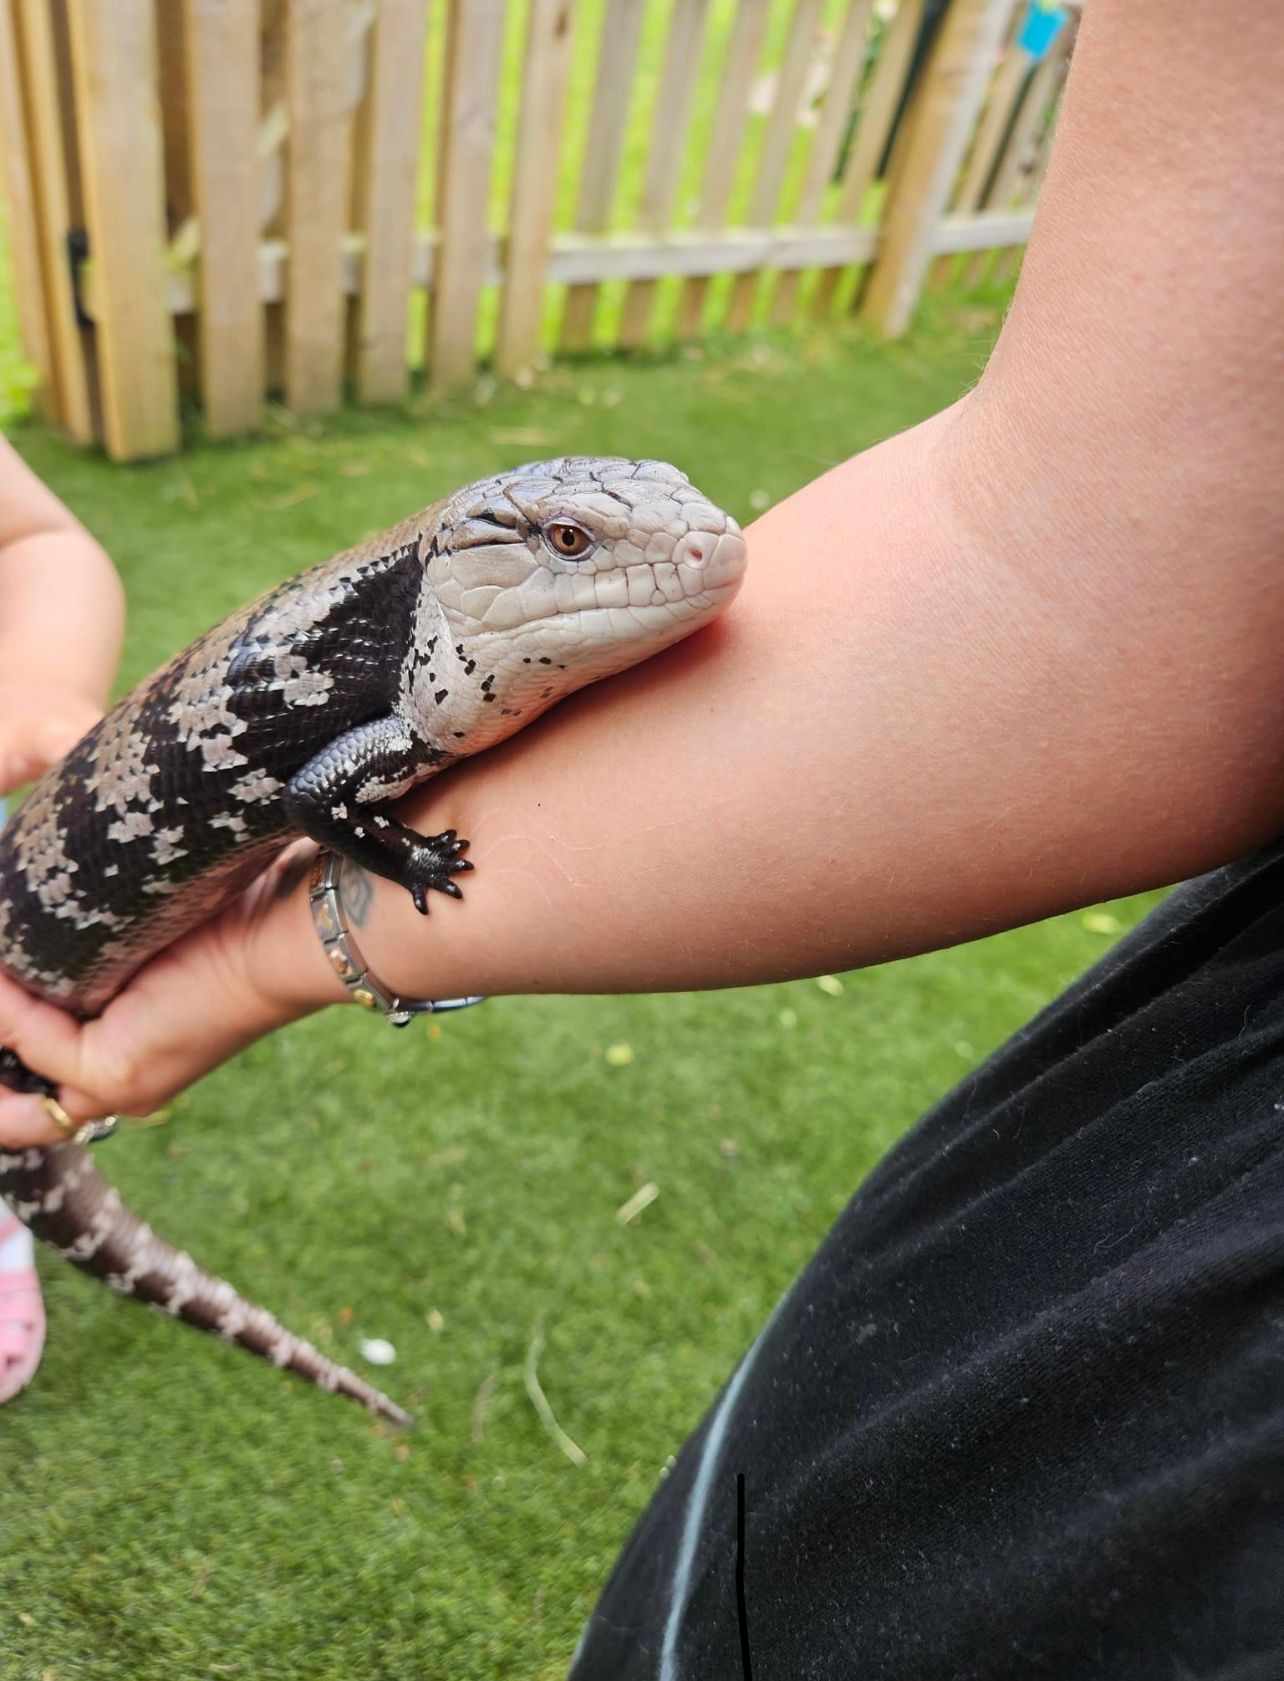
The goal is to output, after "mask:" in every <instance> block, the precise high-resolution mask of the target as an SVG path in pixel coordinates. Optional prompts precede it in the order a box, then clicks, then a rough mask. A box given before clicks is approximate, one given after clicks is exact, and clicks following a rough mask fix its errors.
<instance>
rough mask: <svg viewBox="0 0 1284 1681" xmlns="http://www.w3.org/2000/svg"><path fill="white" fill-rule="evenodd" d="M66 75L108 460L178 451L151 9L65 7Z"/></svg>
mask: <svg viewBox="0 0 1284 1681" xmlns="http://www.w3.org/2000/svg"><path fill="white" fill-rule="evenodd" d="M69 15H70V19H71V46H72V69H73V78H74V84H75V89H76V106H77V123H78V132H79V136H80V159H81V171H82V179H83V183H84V194H85V219H86V222H87V223H88V228H89V256H90V260H91V264H92V268H93V297H94V307H93V314H94V324H95V328H96V344H97V352H98V371H99V376H100V379H101V386H102V399H103V429H104V432H105V434H106V441H107V453H108V454H109V455H111V456H112V457H113V458H114V459H116V460H117V461H133V460H137V459H139V458H140V457H143V456H148V455H167V454H169V453H170V452H171V451H172V450H175V449H177V448H178V442H179V431H178V380H177V373H176V367H175V354H174V328H173V323H172V322H171V320H170V314H169V300H168V290H167V280H168V271H167V269H166V264H165V175H164V165H163V161H162V159H163V154H162V140H161V120H160V107H159V102H158V99H157V55H156V20H155V11H154V8H153V6H152V4H150V0H72V4H71V7H70V14H69Z"/></svg>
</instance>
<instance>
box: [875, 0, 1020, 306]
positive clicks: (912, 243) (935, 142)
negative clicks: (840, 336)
mask: <svg viewBox="0 0 1284 1681" xmlns="http://www.w3.org/2000/svg"><path fill="white" fill-rule="evenodd" d="M1011 10H1012V0H953V4H952V5H951V6H950V9H949V11H948V12H947V13H946V15H945V21H944V23H943V24H942V25H941V33H940V36H939V38H938V40H937V42H936V46H935V48H934V50H933V52H932V58H931V62H930V63H929V65H928V67H927V72H926V74H925V75H924V77H923V81H922V85H921V86H920V88H919V90H918V95H917V97H916V99H915V102H914V108H913V110H912V111H911V112H909V113H908V116H909V133H908V134H907V135H906V136H905V140H904V146H905V151H904V153H903V155H902V157H901V158H900V159H898V160H897V165H898V167H897V171H896V181H895V190H894V191H893V192H892V193H890V194H889V202H888V205H887V209H886V211H885V213H884V215H883V222H882V233H881V237H880V240H879V246H878V254H877V256H876V257H875V259H874V267H873V270H872V272H871V274H870V278H869V284H868V287H867V288H866V292H865V298H864V302H863V304H862V306H861V313H862V315H863V316H864V318H865V320H866V321H868V322H869V323H870V325H871V326H872V327H873V328H874V329H875V330H876V331H877V332H879V333H882V334H884V335H885V336H887V337H889V338H895V337H897V336H898V335H899V334H901V333H903V332H904V331H905V330H906V328H907V327H908V326H909V323H910V318H911V316H912V315H913V313H914V305H915V304H916V303H917V301H918V295H919V291H920V289H921V287H922V284H923V279H924V276H925V275H926V273H927V268H928V265H929V263H930V262H931V260H932V236H933V234H934V233H935V231H936V224H937V222H938V221H939V220H940V218H941V215H942V212H943V211H944V209H945V204H946V200H947V199H948V198H949V193H950V188H951V186H952V185H953V183H954V177H955V176H956V175H957V173H958V170H959V165H960V164H961V163H962V161H963V153H964V151H965V149H966V147H967V142H968V136H969V134H970V133H971V130H972V125H973V123H974V122H975V120H976V116H977V113H978V111H979V110H980V105H981V100H982V98H983V97H984V95H985V88H986V83H987V81H988V78H989V75H990V71H991V70H992V68H993V66H994V59H995V54H996V53H997V51H998V47H999V41H1000V39H1001V37H1002V33H1003V28H1004V25H1005V24H1006V23H1007V20H1008V16H1009V14H1010V12H1011Z"/></svg>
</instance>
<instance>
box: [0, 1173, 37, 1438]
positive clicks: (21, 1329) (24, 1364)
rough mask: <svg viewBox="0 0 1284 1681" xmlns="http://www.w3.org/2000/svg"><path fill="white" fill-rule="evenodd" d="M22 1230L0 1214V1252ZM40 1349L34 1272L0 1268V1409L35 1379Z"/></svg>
mask: <svg viewBox="0 0 1284 1681" xmlns="http://www.w3.org/2000/svg"><path fill="white" fill-rule="evenodd" d="M0 1206H2V1205H0ZM23 1230H24V1227H23V1225H22V1222H21V1221H20V1220H18V1219H15V1217H14V1216H13V1215H12V1214H6V1213H0V1252H2V1251H3V1250H4V1247H5V1244H6V1243H7V1242H8V1241H9V1239H10V1238H11V1237H14V1236H16V1235H17V1234H18V1233H19V1232H21V1231H23ZM44 1346H45V1304H44V1302H43V1301H42V1300H41V1297H40V1280H39V1279H38V1278H37V1277H36V1271H35V1268H34V1267H31V1266H22V1267H10V1268H5V1267H4V1266H3V1265H2V1264H0V1406H3V1405H4V1403H5V1402H6V1401H12V1400H13V1398H14V1396H15V1395H17V1394H19V1393H20V1392H21V1391H22V1390H24V1389H25V1388H26V1387H27V1385H28V1384H29V1383H30V1382H31V1380H32V1378H33V1377H35V1375H36V1368H37V1367H38V1366H39V1365H40V1356H41V1354H42V1353H43V1352H44Z"/></svg>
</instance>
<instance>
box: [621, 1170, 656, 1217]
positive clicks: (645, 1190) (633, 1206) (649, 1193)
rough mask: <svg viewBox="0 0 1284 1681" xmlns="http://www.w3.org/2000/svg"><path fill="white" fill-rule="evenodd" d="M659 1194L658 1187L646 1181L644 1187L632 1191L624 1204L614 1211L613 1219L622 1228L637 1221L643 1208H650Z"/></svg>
mask: <svg viewBox="0 0 1284 1681" xmlns="http://www.w3.org/2000/svg"><path fill="white" fill-rule="evenodd" d="M659 1194H660V1187H659V1186H658V1185H656V1184H653V1183H652V1182H651V1180H649V1179H648V1180H647V1182H646V1184H645V1185H640V1186H639V1187H638V1189H637V1190H636V1191H634V1193H633V1195H632V1196H631V1197H630V1198H629V1200H628V1201H627V1202H626V1203H624V1204H622V1205H621V1206H620V1207H619V1208H617V1209H616V1211H615V1218H616V1219H617V1220H618V1221H619V1222H620V1224H621V1225H622V1226H627V1225H628V1223H629V1221H630V1220H636V1219H637V1217H638V1215H639V1214H640V1213H641V1212H642V1210H643V1209H644V1208H650V1206H651V1204H652V1203H653V1202H654V1201H655V1199H656V1198H657V1197H658V1196H659Z"/></svg>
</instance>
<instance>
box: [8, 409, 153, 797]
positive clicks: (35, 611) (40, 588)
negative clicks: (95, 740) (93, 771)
mask: <svg viewBox="0 0 1284 1681" xmlns="http://www.w3.org/2000/svg"><path fill="white" fill-rule="evenodd" d="M124 624H125V599H124V592H123V590H122V589H121V584H120V579H119V578H118V577H117V576H116V572H115V569H114V568H113V566H112V564H111V561H110V560H108V558H107V556H106V554H105V553H104V552H103V550H102V549H101V548H100V546H99V545H98V544H97V543H96V542H95V541H94V539H93V538H92V537H91V536H90V535H89V533H88V532H87V531H86V530H85V529H84V527H83V526H82V525H81V524H80V523H79V522H78V521H77V520H76V519H75V518H73V516H72V515H71V514H70V513H69V512H68V511H67V509H66V508H64V507H63V505H62V503H61V502H60V501H59V500H58V498H57V497H56V496H55V495H54V494H53V492H52V491H51V490H49V489H47V487H46V486H45V485H43V484H42V483H41V482H40V480H39V479H38V478H37V477H36V475H35V474H34V473H33V472H32V471H31V469H30V468H29V467H28V466H27V465H26V464H25V463H24V462H23V460H22V459H21V457H20V456H19V455H18V454H17V452H16V451H15V450H14V449H13V448H12V447H11V445H9V444H8V443H6V442H5V441H4V440H3V439H0V792H5V791H7V790H8V789H10V788H15V787H17V786H18V785H19V784H20V783H23V782H28V781H30V780H31V779H32V777H34V776H38V775H39V774H40V772H41V771H43V770H45V769H46V768H47V767H48V766H49V765H51V764H53V763H54V762H55V761H56V760H58V759H60V758H61V757H62V755H63V754H64V753H65V752H66V751H67V749H68V748H69V747H70V746H72V744H73V743H74V742H76V741H77V740H78V739H79V738H80V737H81V736H82V735H83V734H84V732H85V731H86V730H87V729H88V728H89V727H90V725H91V724H92V723H94V721H95V719H97V717H98V716H99V714H100V713H101V712H102V710H103V707H104V705H105V704H106V700H107V693H108V690H109V688H110V686H111V682H112V678H113V676H114V674H115V670H116V662H117V659H118V658H119V655H120V644H121V636H122V633H123V630H124Z"/></svg>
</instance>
